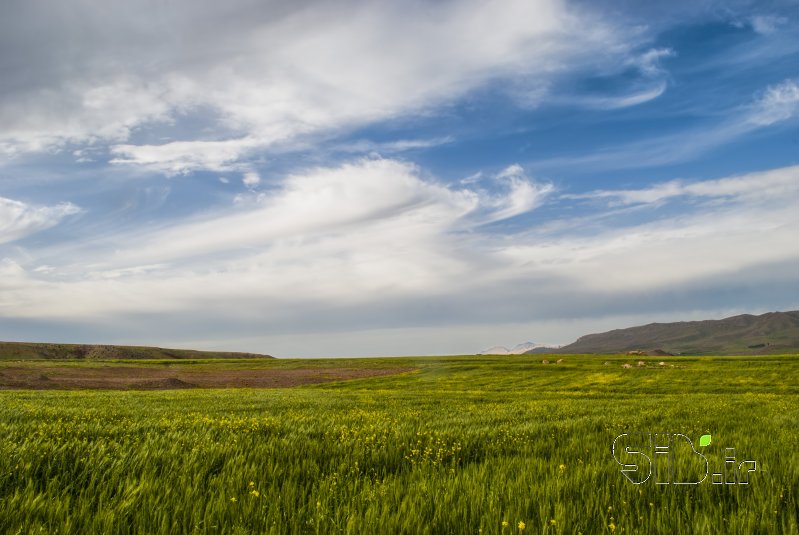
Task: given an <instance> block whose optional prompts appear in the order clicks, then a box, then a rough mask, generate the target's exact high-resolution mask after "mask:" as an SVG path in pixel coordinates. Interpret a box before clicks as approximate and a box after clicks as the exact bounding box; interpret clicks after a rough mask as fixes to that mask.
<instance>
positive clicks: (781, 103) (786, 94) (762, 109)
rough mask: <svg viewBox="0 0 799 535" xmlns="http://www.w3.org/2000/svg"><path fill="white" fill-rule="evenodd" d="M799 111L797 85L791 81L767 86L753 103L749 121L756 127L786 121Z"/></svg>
mask: <svg viewBox="0 0 799 535" xmlns="http://www.w3.org/2000/svg"><path fill="white" fill-rule="evenodd" d="M797 110H799V85H797V84H796V82H794V81H793V80H785V81H784V82H783V83H781V84H778V85H774V86H769V87H768V88H767V89H766V90H765V91H764V92H763V95H762V96H761V97H760V98H759V99H758V100H757V101H756V102H755V104H754V106H753V109H752V113H751V115H750V117H749V120H750V121H751V122H752V123H754V124H756V125H758V126H769V125H772V124H774V123H778V122H781V121H786V120H788V119H790V118H792V117H794V116H795V115H796V112H797Z"/></svg>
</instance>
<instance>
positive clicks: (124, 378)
mask: <svg viewBox="0 0 799 535" xmlns="http://www.w3.org/2000/svg"><path fill="white" fill-rule="evenodd" d="M413 369H414V368H382V369H380V368H301V369H256V370H176V369H174V368H171V369H170V368H164V369H161V368H142V367H123V366H109V367H102V368H86V367H80V368H66V367H38V366H37V367H35V368H25V367H19V368H15V367H9V368H1V369H0V390H10V389H33V390H70V389H81V390H92V389H97V390H101V389H107V390H172V389H180V388H285V387H292V386H301V385H310V384H317V383H328V382H333V381H344V380H348V379H363V378H368V377H383V376H387V375H394V374H398V373H404V372H409V371H413Z"/></svg>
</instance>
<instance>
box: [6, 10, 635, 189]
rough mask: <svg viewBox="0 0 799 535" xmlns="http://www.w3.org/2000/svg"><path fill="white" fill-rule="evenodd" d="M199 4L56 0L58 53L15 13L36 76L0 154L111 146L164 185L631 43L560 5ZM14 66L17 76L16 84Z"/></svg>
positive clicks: (20, 85) (13, 106) (16, 35)
mask: <svg viewBox="0 0 799 535" xmlns="http://www.w3.org/2000/svg"><path fill="white" fill-rule="evenodd" d="M189 4H191V5H189ZM202 5H203V8H202V9H197V8H196V7H197V6H196V3H188V2H174V3H171V4H169V5H165V6H160V7H159V10H158V12H159V15H160V17H161V19H160V22H153V21H152V10H151V9H150V8H149V7H148V8H145V6H139V7H137V6H132V5H131V6H111V5H109V6H106V7H104V8H103V9H96V6H94V5H93V4H91V3H89V2H76V3H74V4H71V5H70V7H69V8H66V7H65V6H64V5H61V4H59V3H57V2H53V3H52V5H51V6H50V7H51V8H52V9H43V10H42V11H41V12H39V13H37V21H38V24H39V26H40V27H41V31H40V32H38V34H39V35H47V36H48V40H55V41H63V40H64V39H65V37H66V36H69V39H70V40H69V42H70V46H71V48H70V50H71V52H70V53H67V52H66V51H64V50H59V51H58V52H57V53H56V54H55V56H53V57H48V56H47V51H46V46H45V44H42V43H41V42H37V41H35V40H33V41H32V37H31V36H30V35H28V34H26V33H25V32H20V31H17V29H16V28H14V27H13V23H12V22H10V21H13V20H16V19H17V18H20V17H22V18H24V17H26V16H29V15H30V13H29V11H30V10H31V9H32V8H30V7H27V6H24V5H14V6H13V10H10V12H9V13H8V14H7V15H8V16H6V17H3V20H4V21H5V22H4V23H0V33H2V34H3V35H4V37H3V41H4V42H6V43H7V44H8V47H9V49H18V50H21V49H26V50H28V55H29V57H30V61H36V64H37V76H36V77H30V76H26V75H24V73H23V72H20V76H19V77H17V78H16V79H17V83H15V84H13V85H12V84H3V85H0V125H2V126H0V148H2V150H3V151H4V152H5V153H6V154H19V153H24V152H27V151H37V150H48V149H53V148H58V147H62V146H64V145H67V144H78V145H80V144H98V143H99V144H102V143H110V144H112V145H114V146H113V147H112V148H111V153H112V156H113V160H112V161H113V162H114V163H125V164H128V165H136V166H142V167H145V168H147V169H151V170H156V171H160V172H164V173H167V174H180V173H187V172H191V171H193V170H197V169H209V170H220V169H225V168H227V167H228V166H230V165H231V164H232V163H234V162H236V161H237V160H239V159H241V158H242V157H244V156H245V155H246V153H247V152H248V151H249V150H251V149H252V148H253V147H256V146H257V147H260V148H268V147H271V146H273V145H274V144H276V143H285V142H288V141H290V140H295V139H297V138H299V137H301V136H308V135H316V134H322V133H328V132H334V131H337V130H340V129H346V128H352V127H357V126H359V125H364V124H369V123H371V122H374V121H376V120H385V119H391V118H393V117H396V116H398V115H399V114H413V113H427V112H429V110H431V109H432V107H433V106H436V105H440V104H442V103H447V102H452V101H453V100H454V99H457V98H460V97H463V96H464V95H466V94H468V93H469V92H470V91H473V90H475V89H477V88H480V87H481V86H482V85H484V84H486V83H487V82H489V81H496V80H502V79H503V78H506V77H511V76H512V77H518V76H519V75H520V74H523V75H524V76H526V77H530V78H532V79H534V81H536V83H538V82H540V81H541V80H546V79H547V78H549V77H551V76H552V75H553V73H556V72H559V71H561V70H563V68H564V65H568V64H570V63H574V64H579V63H581V62H585V61H587V60H588V58H589V56H591V55H592V53H593V50H595V49H597V48H603V49H606V50H613V51H614V52H613V53H614V54H621V53H624V51H625V50H626V49H627V48H628V47H629V46H632V45H630V44H628V43H627V42H626V40H627V36H626V35H624V32H621V31H619V30H617V29H616V28H614V26H613V24H612V22H610V21H606V20H602V18H601V17H600V16H599V15H598V12H590V11H587V10H586V11H582V12H575V11H572V10H570V9H569V8H568V5H567V3H566V2H564V1H562V0H543V1H541V2H537V3H536V4H535V5H532V4H529V3H528V2H524V1H521V0H519V1H516V0H514V1H511V2H508V3H505V4H503V6H502V8H501V9H498V8H497V7H496V6H493V5H490V4H485V3H483V2H477V1H474V0H463V1H458V2H447V3H438V4H432V5H428V4H414V5H413V6H402V7H400V6H394V5H391V4H385V3H381V4H369V3H366V4H364V3H358V2H344V3H338V4H336V5H335V6H332V5H324V4H317V5H315V6H314V9H313V10H309V9H304V8H303V6H302V5H301V4H297V5H294V4H292V5H291V6H289V5H285V6H280V5H272V6H263V5H261V4H260V3H258V2H251V1H248V0H240V1H239V2H237V4H236V9H234V10H228V8H227V7H225V8H223V7H222V6H220V5H217V4H215V3H212V2H203V3H202ZM412 14H414V15H419V16H410V15H412ZM421 15H424V16H421ZM210 28H213V31H209V29H210ZM499 29H501V31H500V30H499ZM410 35H412V36H414V37H413V39H408V38H407V36H410ZM112 36H113V37H112ZM209 36H210V37H209ZM176 40H177V41H179V42H180V43H181V44H180V45H175V41H176ZM134 42H135V43H137V45H136V46H135V47H134V46H130V44H129V43H134ZM4 47H5V45H4ZM154 57H158V58H159V59H158V61H153V59H152V58H154ZM10 60H11V58H8V61H10ZM15 66H16V64H14V63H13V62H12V63H10V64H9V65H8V66H7V67H8V68H6V69H4V72H7V73H10V74H9V76H11V77H14V74H13V73H14V72H15V70H14V68H15ZM206 112H210V113H211V114H212V115H213V117H214V119H213V120H214V123H215V124H214V126H215V127H216V128H218V129H222V130H225V131H227V132H229V133H230V135H229V137H228V138H217V139H215V140H213V141H209V140H206V139H203V138H198V137H199V136H194V137H186V134H188V135H190V134H191V132H190V131H184V132H183V134H184V136H180V137H183V138H184V139H183V140H182V141H172V142H168V143H164V144H160V145H159V144H154V143H140V142H137V143H131V142H130V138H131V135H132V133H133V132H134V131H138V130H141V129H146V128H147V127H150V126H152V125H158V124H161V125H170V124H171V125H173V127H174V128H177V129H180V127H181V121H183V120H184V117H186V116H191V114H193V113H206ZM390 148H393V149H395V150H403V149H405V148H408V146H403V144H402V143H399V144H397V145H396V146H394V147H390Z"/></svg>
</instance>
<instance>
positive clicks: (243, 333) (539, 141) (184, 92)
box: [0, 0, 799, 356]
mask: <svg viewBox="0 0 799 535" xmlns="http://www.w3.org/2000/svg"><path fill="white" fill-rule="evenodd" d="M653 4H657V5H653ZM2 10H3V16H2V17H0V68H2V72H3V76H2V78H1V79H0V274H2V277H1V278H0V338H2V339H9V340H31V341H61V342H79V343H83V342H86V343H94V342H98V343H127V344H151V345H162V346H170V345H171V346H181V347H194V348H200V349H202V348H214V349H231V350H246V351H257V352H266V353H272V354H275V355H278V356H340V355H387V354H440V353H461V352H466V353H471V352H476V351H479V350H481V349H484V348H486V347H490V346H494V345H508V346H512V345H514V344H516V343H519V342H523V341H526V340H533V341H535V342H539V343H546V344H562V343H568V342H570V341H573V340H574V339H575V338H576V337H577V336H580V335H582V334H586V333H589V332H596V331H601V330H605V329H608V328H615V327H624V326H629V325H635V324H640V323H646V322H650V321H673V320H684V319H700V318H702V319H704V318H718V317H724V316H727V315H732V314H736V313H743V312H749V313H758V312H765V311H769V310H787V309H796V308H799V275H797V273H799V269H797V268H799V240H797V239H796V235H797V228H799V210H797V206H799V156H798V155H799V31H798V30H799V17H797V15H799V2H796V1H788V0H785V1H774V2H743V1H741V2H738V1H732V2H731V1H727V2H712V1H706V2H701V1H700V2H696V1H695V2H669V3H652V2H636V1H627V2H564V1H560V0H538V1H529V0H527V1H512V0H509V1H504V2H477V1H443V2H396V3H392V2H382V3H375V2H292V3H288V2H274V3H269V2H255V1H243V0H238V1H233V2H225V3H219V2H210V1H208V2H204V1H200V2H196V1H195V2H181V1H175V2H158V1H155V0H153V1H150V2H136V3H131V2H104V3H98V2H90V1H77V0H73V1H70V2H50V3H47V2H45V3H42V2H37V3H30V2H22V1H12V2H6V3H5V4H4V6H3V7H2Z"/></svg>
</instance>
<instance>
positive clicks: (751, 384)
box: [0, 356, 799, 534]
mask: <svg viewBox="0 0 799 535" xmlns="http://www.w3.org/2000/svg"><path fill="white" fill-rule="evenodd" d="M564 358H565V362H564V363H562V364H557V365H556V364H549V365H543V364H541V358H540V357H532V356H524V357H490V358H484V357H452V358H414V359H407V360H406V359H387V360H377V359H374V360H365V359H352V360H349V361H341V362H337V361H310V362H307V361H280V360H278V361H270V362H257V363H256V364H255V365H256V366H259V367H260V366H273V367H292V366H296V367H299V366H303V365H310V366H336V365H341V366H369V367H381V366H386V365H389V366H400V367H408V366H410V367H415V368H418V370H417V371H416V372H413V373H409V374H403V375H398V376H389V377H381V378H373V379H365V380H357V381H351V382H342V383H335V384H326V385H318V386H314V387H305V388H296V389H266V390H190V391H164V392H88V391H87V392H69V391H66V392H64V391H60V392H55V391H38V392H32V391H6V392H0V402H1V404H0V433H2V441H1V442H0V532H2V533H39V532H42V533H218V532H224V533H270V532H273V533H317V532H318V533H348V532H349V533H479V532H480V530H482V533H503V532H504V533H519V532H520V531H521V529H520V526H524V531H523V533H577V532H582V533H584V534H587V533H645V532H654V533H677V532H683V533H740V532H746V533H751V532H755V533H757V532H762V533H774V532H794V533H795V532H797V531H799V526H798V525H797V515H799V505H798V504H797V493H798V492H799V456H798V454H797V453H796V451H795V449H796V445H797V444H799V403H797V402H798V401H799V399H797V395H799V380H797V378H798V377H799V358H795V357H750V358H687V357H686V358H678V359H672V358H670V359H669V364H674V365H675V367H673V368H672V367H670V366H666V367H661V366H658V362H659V360H662V358H661V359H644V360H646V362H647V364H648V366H647V367H642V368H633V369H629V370H623V369H621V367H620V365H621V363H623V362H626V360H625V359H621V358H619V357H615V358H613V357H575V356H567V357H564ZM636 360H637V359H636ZM605 361H610V364H609V365H607V366H605V365H603V362H605ZM630 362H632V363H635V360H631V361H630ZM14 365H19V363H15V364H14ZM31 365H33V366H35V365H38V364H31ZM82 365H85V364H82ZM95 365H98V364H95ZM110 365H115V364H113V363H112V364H110ZM125 365H126V366H127V365H128V364H127V363H125ZM139 365H143V364H142V363H139ZM150 365H153V364H150ZM154 365H162V364H154ZM174 365H185V366H208V367H211V368H213V367H220V366H222V367H224V366H227V367H231V366H248V365H249V366H253V363H252V362H246V363H243V362H225V363H216V362H207V361H201V362H196V363H185V362H182V363H180V364H174ZM1 371H2V367H0V372H1ZM625 431H627V432H629V431H643V432H662V431H670V432H682V433H685V434H687V435H689V436H691V437H692V438H694V440H695V444H696V443H697V441H698V437H699V436H700V435H701V434H705V433H710V434H712V435H713V442H712V444H711V445H710V446H708V447H706V448H704V450H703V451H704V452H705V453H706V455H707V456H708V458H709V459H710V460H711V463H713V462H716V463H719V462H720V461H721V458H722V457H723V452H724V448H725V447H735V448H736V449H737V451H738V452H739V456H740V457H747V458H753V459H756V460H757V461H758V463H759V468H760V470H759V471H758V472H757V473H755V474H754V476H753V479H752V484H750V485H749V486H748V487H743V486H714V485H710V484H709V482H706V483H703V484H701V485H699V486H698V487H676V486H671V485H663V486H656V485H654V484H644V485H641V486H634V485H632V484H629V483H627V482H626V480H625V479H624V478H623V476H622V475H621V473H620V472H619V467H618V465H617V464H616V463H615V462H614V461H613V459H612V457H611V450H610V448H611V443H612V441H613V439H614V438H615V437H616V436H617V435H618V434H620V433H622V432H625ZM697 447H698V445H697ZM716 468H719V467H718V466H711V469H716Z"/></svg>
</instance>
